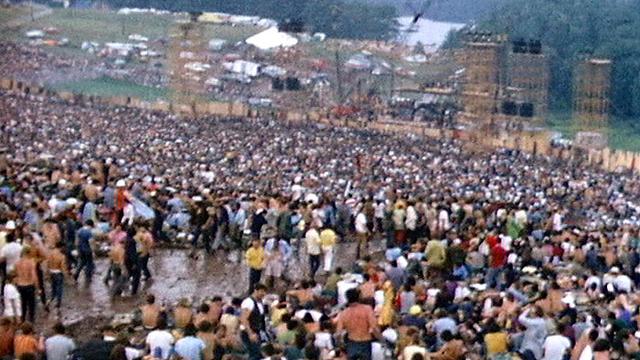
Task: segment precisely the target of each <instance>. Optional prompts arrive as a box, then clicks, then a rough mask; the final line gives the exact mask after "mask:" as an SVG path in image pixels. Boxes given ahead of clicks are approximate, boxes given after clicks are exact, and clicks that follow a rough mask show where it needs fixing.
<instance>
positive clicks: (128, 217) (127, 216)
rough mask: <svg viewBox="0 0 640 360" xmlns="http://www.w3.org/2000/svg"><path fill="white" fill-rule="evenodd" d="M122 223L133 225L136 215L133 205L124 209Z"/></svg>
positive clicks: (128, 205)
mask: <svg viewBox="0 0 640 360" xmlns="http://www.w3.org/2000/svg"><path fill="white" fill-rule="evenodd" d="M122 214H123V215H122V223H123V224H124V223H125V222H126V223H128V224H129V225H132V224H133V218H134V217H135V215H136V211H135V209H134V208H133V205H131V204H127V205H126V206H125V207H124V209H122Z"/></svg>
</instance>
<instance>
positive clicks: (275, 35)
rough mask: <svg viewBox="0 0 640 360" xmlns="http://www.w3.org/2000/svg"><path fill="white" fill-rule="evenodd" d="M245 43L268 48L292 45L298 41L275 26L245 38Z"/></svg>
mask: <svg viewBox="0 0 640 360" xmlns="http://www.w3.org/2000/svg"><path fill="white" fill-rule="evenodd" d="M246 43H247V44H249V45H253V46H255V47H257V48H258V49H261V50H269V49H273V48H277V47H290V46H294V45H296V44H297V43H298V39H296V38H295V37H293V36H291V35H289V34H287V33H283V32H280V31H278V28H277V27H271V28H269V29H267V30H265V31H263V32H261V33H258V34H255V35H253V36H251V37H250V38H248V39H247V40H246Z"/></svg>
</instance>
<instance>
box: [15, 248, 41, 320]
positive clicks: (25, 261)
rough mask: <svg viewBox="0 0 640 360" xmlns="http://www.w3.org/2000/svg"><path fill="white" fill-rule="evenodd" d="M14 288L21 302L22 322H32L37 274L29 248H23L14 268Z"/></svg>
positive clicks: (34, 313) (34, 315) (33, 318)
mask: <svg viewBox="0 0 640 360" xmlns="http://www.w3.org/2000/svg"><path fill="white" fill-rule="evenodd" d="M15 272H16V279H15V282H16V286H17V287H18V292H19V293H20V299H21V301H22V304H21V305H22V321H23V322H24V321H26V320H29V321H30V322H31V323H33V322H34V320H35V317H36V284H37V283H38V274H37V272H36V263H35V261H33V259H32V257H31V248H29V247H25V248H24V249H23V250H22V257H21V258H20V260H18V262H17V263H16V266H15Z"/></svg>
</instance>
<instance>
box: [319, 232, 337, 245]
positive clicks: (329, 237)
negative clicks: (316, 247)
mask: <svg viewBox="0 0 640 360" xmlns="http://www.w3.org/2000/svg"><path fill="white" fill-rule="evenodd" d="M335 243H336V233H335V232H334V231H333V230H331V229H325V230H322V232H321V233H320V244H321V245H322V248H323V249H328V248H331V247H333V245H335Z"/></svg>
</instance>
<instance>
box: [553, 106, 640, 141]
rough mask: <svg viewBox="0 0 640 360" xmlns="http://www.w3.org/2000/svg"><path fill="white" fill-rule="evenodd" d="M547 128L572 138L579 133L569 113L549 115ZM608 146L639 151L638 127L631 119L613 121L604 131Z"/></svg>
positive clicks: (639, 130) (639, 132) (639, 135)
mask: <svg viewBox="0 0 640 360" xmlns="http://www.w3.org/2000/svg"><path fill="white" fill-rule="evenodd" d="M547 126H548V127H549V128H551V129H552V130H555V131H558V132H560V133H562V134H563V135H564V136H565V137H567V138H572V137H573V136H574V135H575V134H576V133H577V132H579V131H580V129H579V128H578V126H577V125H576V124H575V122H574V121H573V119H572V117H571V112H569V111H562V112H556V113H552V114H550V116H549V118H548V119H547ZM606 132H607V137H608V139H609V146H610V147H611V148H613V149H621V150H631V151H640V125H636V124H635V122H634V121H633V120H632V119H615V118H614V119H613V120H611V122H610V125H609V127H608V128H607V129H606Z"/></svg>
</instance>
